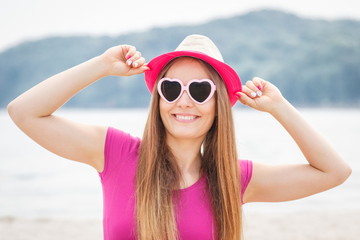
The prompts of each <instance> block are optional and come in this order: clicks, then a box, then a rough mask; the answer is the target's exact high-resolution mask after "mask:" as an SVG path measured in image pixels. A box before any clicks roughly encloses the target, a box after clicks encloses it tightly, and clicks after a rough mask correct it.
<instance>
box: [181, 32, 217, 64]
mask: <svg viewBox="0 0 360 240" xmlns="http://www.w3.org/2000/svg"><path fill="white" fill-rule="evenodd" d="M175 51H195V52H201V53H203V54H206V55H208V56H210V57H212V58H215V59H216V60H218V61H221V62H224V59H223V57H222V55H221V53H220V50H219V49H218V48H217V47H216V45H215V43H214V42H213V41H211V40H210V38H208V37H206V36H203V35H197V34H193V35H189V36H187V37H186V38H185V39H184V40H183V41H182V42H181V43H180V44H179V46H178V47H177V48H176V49H175Z"/></svg>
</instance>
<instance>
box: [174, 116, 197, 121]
mask: <svg viewBox="0 0 360 240" xmlns="http://www.w3.org/2000/svg"><path fill="white" fill-rule="evenodd" d="M175 116H176V118H177V119H179V120H187V121H189V120H193V119H195V116H184V115H175Z"/></svg>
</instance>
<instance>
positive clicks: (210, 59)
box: [145, 35, 241, 106]
mask: <svg viewBox="0 0 360 240" xmlns="http://www.w3.org/2000/svg"><path fill="white" fill-rule="evenodd" d="M185 56H188V57H194V58H198V59H201V60H203V61H205V62H207V63H209V64H210V65H211V66H212V67H213V68H214V69H215V70H216V71H217V72H218V73H219V75H220V76H221V78H222V79H223V81H224V82H225V85H226V88H227V92H228V96H229V100H230V103H231V105H232V106H234V104H235V103H236V101H237V100H238V97H237V96H236V95H235V93H236V92H241V81H240V78H239V76H238V75H237V73H236V72H235V70H234V69H232V68H231V67H230V66H229V65H227V64H226V63H224V60H223V57H222V55H221V53H220V51H219V49H218V48H217V47H216V45H215V44H214V43H213V42H212V41H211V40H210V39H209V38H208V37H206V36H202V35H189V36H187V37H186V38H185V39H184V40H183V41H182V42H181V43H180V45H179V46H178V47H177V48H176V49H175V51H173V52H169V53H165V54H162V55H160V56H158V57H155V58H154V59H152V60H151V61H150V62H149V63H148V67H149V68H150V70H148V71H146V72H145V82H146V85H147V87H148V89H149V90H150V92H151V93H152V92H153V89H154V85H155V83H156V80H157V78H158V75H159V73H160V72H161V70H162V69H163V68H164V67H165V66H166V64H168V63H169V62H170V61H171V60H173V59H174V58H178V57H185Z"/></svg>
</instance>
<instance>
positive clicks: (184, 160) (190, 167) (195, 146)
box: [167, 136, 203, 175]
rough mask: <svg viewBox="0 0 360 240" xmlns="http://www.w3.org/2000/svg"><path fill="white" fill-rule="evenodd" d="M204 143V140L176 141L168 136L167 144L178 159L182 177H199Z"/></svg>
mask: <svg viewBox="0 0 360 240" xmlns="http://www.w3.org/2000/svg"><path fill="white" fill-rule="evenodd" d="M202 142H203V139H176V138H173V137H171V136H167V144H168V146H169V147H170V149H171V152H172V154H173V155H174V157H175V159H176V162H177V165H178V167H179V170H180V172H181V174H182V175H189V174H191V175H199V173H200V167H201V153H200V148H201V144H202Z"/></svg>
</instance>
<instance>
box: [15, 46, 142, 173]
mask: <svg viewBox="0 0 360 240" xmlns="http://www.w3.org/2000/svg"><path fill="white" fill-rule="evenodd" d="M146 69H147V66H146V64H145V59H144V58H142V57H141V54H140V52H138V51H136V49H135V47H133V46H129V45H121V46H117V47H113V48H110V49H108V50H107V51H106V52H105V53H103V54H102V55H100V56H97V57H94V58H92V59H90V60H88V61H86V62H84V63H82V64H80V65H78V66H75V67H73V68H71V69H68V70H66V71H64V72H62V73H59V74H57V75H55V76H52V77H50V78H48V79H47V80H45V81H43V82H41V83H39V84H38V85H36V86H34V87H33V88H31V89H30V90H28V91H26V92H25V93H23V94H22V95H20V96H19V97H17V98H16V99H15V100H13V101H12V102H11V103H9V105H8V112H9V115H10V117H11V118H12V120H13V121H14V122H15V123H16V125H17V126H18V127H19V128H20V129H21V130H22V131H23V132H24V133H26V134H27V135H28V136H29V137H30V138H32V139H33V140H34V141H36V142H37V143H38V144H40V145H41V146H43V147H44V148H46V149H48V150H49V151H51V152H53V153H55V154H57V155H59V156H61V157H64V158H67V159H70V160H75V161H79V162H83V163H87V164H89V165H91V166H93V167H94V168H95V169H96V170H98V171H99V172H101V171H102V169H103V165H104V159H103V152H104V151H103V150H104V139H105V135H106V128H105V127H100V126H90V125H85V124H81V123H76V122H73V121H70V120H67V119H64V118H61V117H58V116H55V115H54V114H53V113H54V112H55V111H56V110H57V109H58V108H60V107H61V106H62V105H63V104H65V103H66V102H67V101H68V100H69V99H70V98H71V97H73V96H74V95H75V94H76V93H78V92H79V91H80V90H82V89H84V88H85V87H87V86H89V85H90V84H92V83H93V82H95V81H97V80H99V79H100V78H103V77H105V76H109V75H116V76H130V75H134V74H139V73H142V72H144V71H145V70H146Z"/></svg>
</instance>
